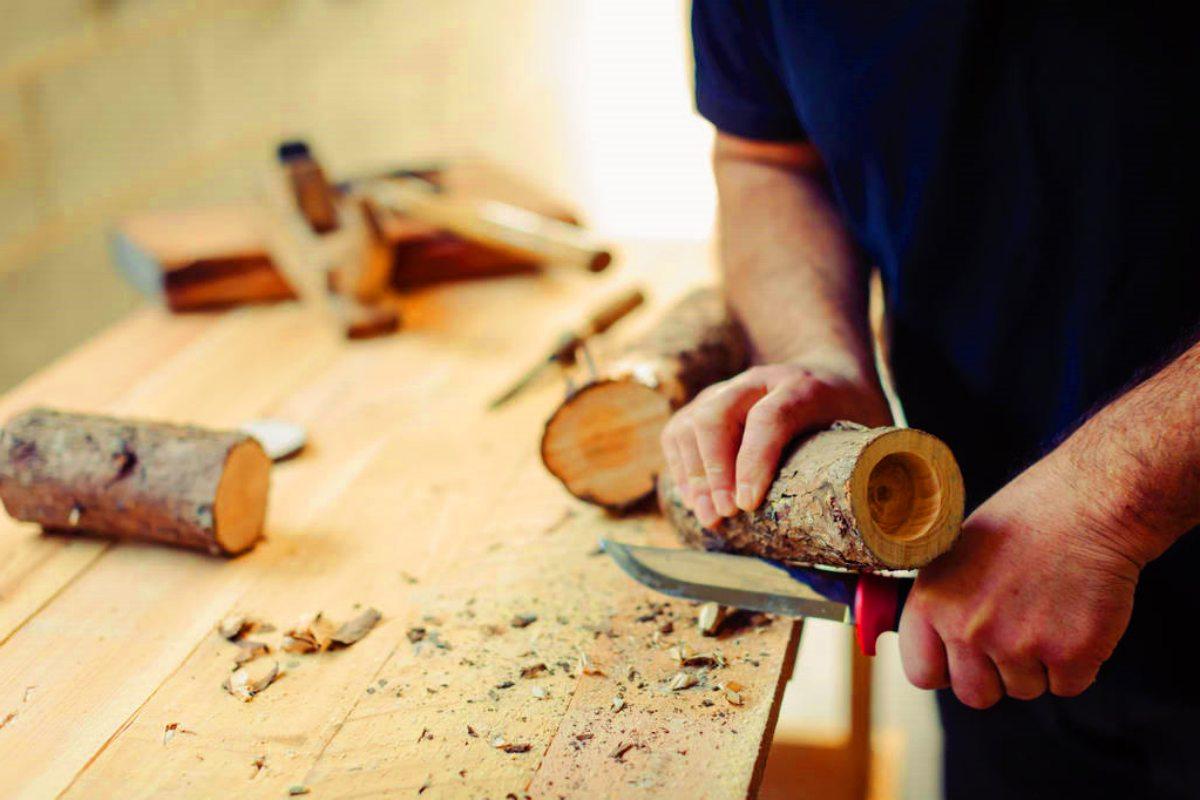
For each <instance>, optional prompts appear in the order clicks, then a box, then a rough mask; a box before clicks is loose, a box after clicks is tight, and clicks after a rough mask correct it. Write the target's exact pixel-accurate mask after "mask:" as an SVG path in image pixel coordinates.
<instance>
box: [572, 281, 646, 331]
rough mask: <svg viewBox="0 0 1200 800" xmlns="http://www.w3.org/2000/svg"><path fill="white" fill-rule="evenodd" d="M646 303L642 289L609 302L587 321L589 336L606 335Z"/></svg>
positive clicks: (632, 290) (623, 293)
mask: <svg viewBox="0 0 1200 800" xmlns="http://www.w3.org/2000/svg"><path fill="white" fill-rule="evenodd" d="M645 301H646V295H645V294H643V293H642V290H641V289H630V290H629V291H626V292H622V293H621V294H619V295H617V296H616V297H613V298H611V299H610V300H608V301H607V302H606V303H605V304H604V305H602V306H601V307H600V308H598V309H596V310H595V311H594V312H592V315H591V317H589V318H588V321H587V329H586V330H587V333H586V334H585V335H587V336H593V335H595V334H598V333H604V332H605V331H606V330H608V329H609V328H611V327H612V326H613V325H616V324H617V323H618V322H620V321H621V320H622V319H624V318H625V317H626V315H628V314H629V313H630V312H631V311H633V310H634V309H635V308H637V307H638V306H640V305H641V304H642V303H644V302H645Z"/></svg>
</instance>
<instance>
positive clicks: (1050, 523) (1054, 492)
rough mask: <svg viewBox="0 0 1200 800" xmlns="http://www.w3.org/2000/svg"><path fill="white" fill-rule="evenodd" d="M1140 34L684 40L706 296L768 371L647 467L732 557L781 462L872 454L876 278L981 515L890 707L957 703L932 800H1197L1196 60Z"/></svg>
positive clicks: (851, 26)
mask: <svg viewBox="0 0 1200 800" xmlns="http://www.w3.org/2000/svg"><path fill="white" fill-rule="evenodd" d="M860 5H861V6H862V8H859V6H860ZM868 7H869V10H868ZM1142 12H1143V13H1141V14H1140V15H1138V16H1132V15H1130V17H1129V18H1123V17H1122V16H1121V15H1119V14H1117V13H1116V12H1112V11H1106V10H1104V9H1102V8H1100V7H1098V5H1096V4H1092V5H1088V6H1085V7H1083V8H1082V9H1081V10H1080V11H1079V12H1078V13H1074V12H1071V11H1068V10H1067V9H1066V8H1065V7H1063V6H1060V5H1058V4H1029V5H1028V7H1026V6H1025V5H1024V4H1015V3H1014V4H999V3H996V4H986V3H972V2H967V1H966V0H963V1H962V2H958V3H955V2H935V1H934V0H925V1H923V2H883V3H871V4H858V3H854V2H848V0H815V1H814V2H801V0H757V1H756V0H745V1H744V2H734V1H733V0H695V5H694V8H693V18H692V25H693V35H694V42H695V52H696V96H697V106H698V108H699V111H700V113H701V114H702V115H704V116H705V117H707V118H708V119H709V120H710V121H711V122H713V123H714V124H715V126H716V128H717V129H718V135H717V142H716V147H715V157H714V169H715V173H716V179H717V186H718V189H719V194H720V220H719V222H720V232H721V242H722V247H721V254H722V264H723V270H724V277H725V284H726V288H727V291H728V295H729V299H730V302H731V304H732V306H733V308H734V310H735V311H736V312H737V314H738V315H739V316H740V318H741V319H742V320H743V322H744V323H745V325H746V327H747V329H748V330H749V333H750V335H751V337H752V339H753V342H754V344H755V346H756V349H757V355H758V357H759V358H758V360H759V363H760V364H761V366H756V367H754V368H753V369H751V370H749V371H748V372H746V373H744V374H742V375H740V376H737V377H735V378H733V379H732V380H729V381H726V382H725V383H723V384H720V385H717V386H714V387H712V388H710V389H708V390H707V391H705V392H704V393H703V394H701V395H700V396H699V397H698V398H697V399H696V400H695V401H694V402H693V403H691V404H690V405H688V406H687V407H686V408H684V409H682V410H681V411H680V412H679V413H678V414H676V415H675V417H674V418H673V419H672V421H671V423H670V424H669V426H668V428H667V430H666V432H665V433H664V435H663V447H664V451H665V454H666V458H667V462H668V464H669V468H670V469H671V470H672V472H673V474H674V477H675V479H676V481H678V483H679V485H680V486H681V487H685V499H686V502H687V503H688V504H689V505H690V506H691V508H692V509H694V511H695V512H696V514H697V515H698V516H699V518H700V519H701V521H703V522H704V523H705V524H707V525H719V524H720V520H721V519H722V518H724V517H727V516H730V515H732V514H734V513H736V512H737V511H738V510H739V509H752V508H754V507H756V506H757V505H758V504H759V502H760V501H761V500H762V497H763V494H764V492H765V490H766V487H767V485H768V483H769V482H770V480H771V478H772V476H773V475H774V472H775V469H776V466H777V463H778V459H779V457H780V453H781V451H782V450H783V448H784V447H785V445H786V444H787V443H788V441H789V440H791V439H793V438H794V437H795V436H797V435H799V434H801V433H803V432H805V431H807V430H810V429H813V428H816V427H820V426H824V425H827V424H828V423H830V422H832V421H833V420H837V419H852V420H857V421H859V422H862V423H865V424H868V425H880V424H885V423H887V422H888V421H889V419H890V417H889V412H888V408H887V405H886V403H885V401H884V398H883V395H882V392H881V390H880V384H879V380H878V377H877V376H876V373H875V369H874V366H873V361H872V355H871V345H870V336H869V334H868V326H867V320H866V299H865V298H866V291H865V278H864V276H865V275H866V270H867V269H868V268H869V266H870V265H878V266H879V267H880V269H881V270H882V272H883V276H884V281H885V286H886V290H887V299H888V303H889V312H890V314H891V316H892V324H893V329H892V332H891V333H892V361H893V368H894V371H895V377H896V383H897V388H898V394H899V396H900V398H901V400H902V401H903V403H904V407H905V411H906V413H907V416H908V420H909V422H910V424H912V425H913V426H914V427H918V428H922V429H924V430H928V431H930V432H932V433H934V434H936V435H938V436H940V437H941V438H943V439H944V440H945V441H946V442H947V443H948V444H949V445H950V447H951V448H952V449H953V450H954V452H955V454H956V455H957V457H958V459H959V461H960V464H961V466H962V469H963V472H964V477H965V481H966V486H967V491H968V512H969V516H968V519H967V520H966V523H965V525H964V529H963V535H962V538H961V540H960V542H959V544H958V545H957V546H956V548H955V549H954V550H953V551H952V552H951V553H949V554H948V555H947V556H945V557H943V558H942V559H940V560H939V561H937V562H935V563H934V564H932V565H931V566H929V567H927V568H926V569H923V570H921V572H920V575H919V577H918V579H917V583H916V586H915V588H914V590H913V592H912V594H911V596H910V598H909V600H908V603H907V606H906V608H905V610H904V615H903V619H902V621H901V626H900V652H901V656H902V660H903V664H904V669H905V671H906V673H907V675H908V677H909V679H910V680H911V681H912V682H913V683H914V684H915V685H917V686H919V687H922V688H929V689H935V688H936V689H948V691H942V692H940V693H939V700H940V708H941V713H942V718H943V723H944V725H945V729H946V736H945V742H946V745H945V749H946V754H945V755H946V788H947V793H948V794H949V795H950V796H952V797H971V798H981V797H1069V796H1074V795H1077V794H1079V795H1084V794H1086V795H1087V796H1088V797H1091V798H1096V797H1107V796H1113V797H1131V796H1136V797H1164V796H1179V797H1183V796H1192V797H1196V796H1200V766H1197V764H1198V763H1200V759H1198V758H1197V757H1196V756H1195V754H1194V752H1193V750H1194V747H1193V746H1194V745H1196V744H1200V715H1198V712H1200V680H1198V679H1197V678H1196V677H1195V676H1194V673H1195V672H1196V671H1198V670H1200V667H1197V666H1194V661H1193V658H1192V657H1191V655H1190V646H1192V642H1193V641H1194V640H1195V635H1194V633H1193V630H1192V624H1191V623H1193V622H1194V621H1195V620H1200V584H1198V582H1197V581H1196V580H1195V579H1194V578H1192V576H1191V575H1190V568H1191V566H1192V565H1193V564H1194V563H1200V562H1197V561H1196V556H1197V550H1198V549H1200V542H1198V541H1197V537H1196V536H1195V535H1191V536H1188V535H1185V534H1186V533H1187V531H1188V530H1189V529H1191V528H1193V527H1194V526H1196V525H1197V524H1200V345H1197V344H1196V323H1197V321H1200V312H1198V309H1200V268H1198V267H1197V266H1196V265H1195V264H1194V263H1193V259H1194V258H1195V257H1196V256H1195V252H1194V249H1193V248H1192V247H1190V244H1191V239H1192V236H1193V235H1192V231H1193V230H1194V228H1195V222H1194V220H1193V218H1192V217H1191V215H1190V214H1189V213H1187V212H1186V210H1185V209H1186V206H1185V204H1186V202H1187V200H1188V199H1190V195H1191V194H1192V193H1193V192H1194V190H1195V189H1194V187H1195V186H1196V185H1197V183H1196V181H1195V177H1196V175H1195V172H1196V170H1195V168H1194V166H1193V164H1194V162H1195V157H1194V154H1193V153H1192V152H1191V150H1192V145H1193V144H1194V142H1195V141H1196V129H1195V123H1194V122H1193V121H1192V120H1191V117H1190V116H1189V112H1190V111H1191V109H1189V108H1187V107H1186V106H1187V104H1188V103H1187V100H1186V99H1185V98H1190V97H1191V96H1192V95H1193V94H1194V92H1193V91H1192V88H1191V86H1190V85H1188V81H1190V80H1191V77H1192V76H1194V75H1195V74H1196V71H1195V69H1194V66H1195V64H1194V56H1193V55H1192V54H1193V53H1194V52H1195V46H1194V43H1193V42H1191V41H1188V39H1190V38H1192V37H1191V34H1190V33H1187V32H1186V28H1187V26H1185V25H1181V24H1180V22H1179V21H1178V20H1175V21H1172V20H1170V19H1168V18H1167V17H1166V16H1165V15H1162V14H1158V13H1151V12H1150V10H1149V9H1142ZM1185 653H1188V655H1185ZM979 709H986V710H979Z"/></svg>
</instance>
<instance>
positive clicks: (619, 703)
mask: <svg viewBox="0 0 1200 800" xmlns="http://www.w3.org/2000/svg"><path fill="white" fill-rule="evenodd" d="M624 707H625V698H624V697H621V696H620V695H617V696H616V697H614V698H613V701H612V712H613V713H614V714H616V713H617V712H618V711H620V710H621V709H622V708H624Z"/></svg>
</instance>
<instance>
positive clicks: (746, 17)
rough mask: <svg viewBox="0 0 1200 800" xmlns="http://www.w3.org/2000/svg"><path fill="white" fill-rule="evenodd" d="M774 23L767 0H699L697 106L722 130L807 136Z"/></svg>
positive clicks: (774, 137) (751, 135) (775, 137)
mask: <svg viewBox="0 0 1200 800" xmlns="http://www.w3.org/2000/svg"><path fill="white" fill-rule="evenodd" d="M770 24H771V23H770V19H769V17H768V13H767V9H766V7H765V4H764V3H762V2H761V0H693V3H692V47H693V49H694V51H695V55H696V110H697V111H699V112H700V115H701V116H702V117H704V118H705V119H707V120H708V121H709V122H711V123H712V124H713V125H716V126H717V129H718V130H720V131H723V132H725V133H729V134H733V135H734V136H741V137H743V138H745V139H761V140H769V141H795V140H800V139H804V138H805V136H804V129H803V128H802V127H801V125H800V121H799V120H798V119H797V118H796V113H795V110H794V108H793V106H792V101H791V98H790V97H789V96H788V93H787V89H786V88H785V87H784V84H783V81H782V79H781V78H780V73H779V68H778V59H777V57H776V55H777V54H776V53H775V52H774V51H773V37H772V35H771V30H770Z"/></svg>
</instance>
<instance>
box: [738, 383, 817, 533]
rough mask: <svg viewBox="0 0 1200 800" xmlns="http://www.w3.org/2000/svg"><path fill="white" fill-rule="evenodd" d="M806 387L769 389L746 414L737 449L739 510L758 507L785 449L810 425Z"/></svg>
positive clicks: (795, 386) (809, 407) (808, 390)
mask: <svg viewBox="0 0 1200 800" xmlns="http://www.w3.org/2000/svg"><path fill="white" fill-rule="evenodd" d="M811 394H812V390H811V386H810V385H809V384H785V385H780V386H777V387H775V388H774V389H772V390H771V391H770V392H769V393H768V394H767V395H766V396H765V397H763V398H762V400H760V401H758V402H757V403H755V405H754V407H753V408H751V409H750V411H749V413H747V415H746V430H745V432H744V433H743V434H742V445H741V447H740V448H739V449H738V454H737V465H736V467H735V470H736V475H737V495H736V498H735V500H736V502H737V506H738V508H740V509H742V510H743V511H752V510H754V509H756V508H758V506H759V504H760V503H761V502H762V500H763V497H764V496H765V495H766V493H767V489H768V488H769V487H770V485H771V481H772V480H774V478H775V472H776V468H777V467H778V466H779V456H780V454H781V453H782V452H783V448H784V446H785V445H786V444H787V443H788V442H789V441H790V440H791V438H792V437H793V436H795V435H796V434H797V433H799V432H800V431H802V430H804V429H806V428H808V427H809V426H810V425H811V424H812V422H813V418H812V405H811V400H812V397H811Z"/></svg>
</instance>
